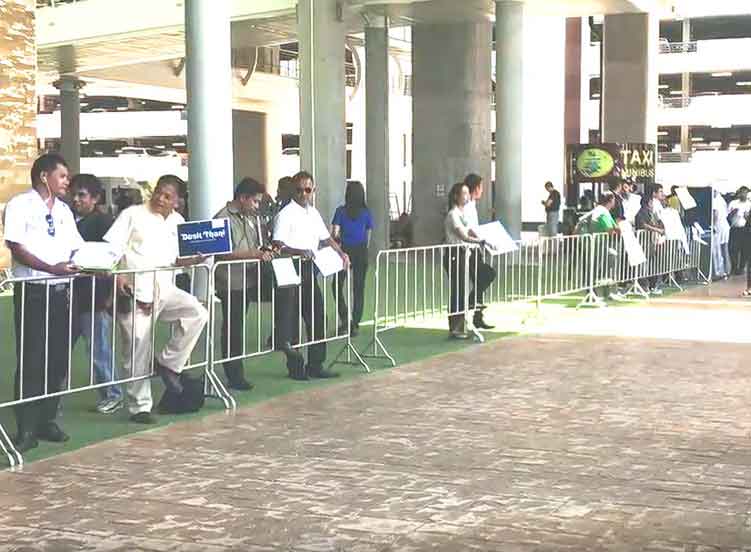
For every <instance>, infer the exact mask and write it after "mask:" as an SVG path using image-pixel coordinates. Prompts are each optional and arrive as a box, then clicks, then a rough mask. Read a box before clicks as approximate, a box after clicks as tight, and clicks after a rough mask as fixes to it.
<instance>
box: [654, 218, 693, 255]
mask: <svg viewBox="0 0 751 552" xmlns="http://www.w3.org/2000/svg"><path fill="white" fill-rule="evenodd" d="M660 220H662V224H663V226H664V227H665V238H666V239H668V240H680V241H681V243H682V244H683V250H684V251H685V252H686V255H688V254H689V253H690V250H689V248H688V237H687V236H686V229H685V228H684V227H683V223H682V222H681V215H680V214H678V211H676V210H675V209H672V208H670V207H668V208H665V209H663V210H662V211H661V212H660Z"/></svg>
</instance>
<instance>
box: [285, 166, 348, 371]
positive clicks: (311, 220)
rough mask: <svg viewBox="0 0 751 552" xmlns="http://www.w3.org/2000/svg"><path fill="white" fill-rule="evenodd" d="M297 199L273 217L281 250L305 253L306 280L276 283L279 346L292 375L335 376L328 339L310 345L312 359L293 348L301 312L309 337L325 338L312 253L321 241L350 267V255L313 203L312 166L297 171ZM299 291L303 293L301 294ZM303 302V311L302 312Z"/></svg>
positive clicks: (302, 276)
mask: <svg viewBox="0 0 751 552" xmlns="http://www.w3.org/2000/svg"><path fill="white" fill-rule="evenodd" d="M293 182H294V187H293V188H292V189H293V195H292V201H290V202H289V203H288V204H287V206H286V207H284V208H283V209H282V210H281V211H280V212H279V214H278V215H277V217H276V220H275V222H274V245H275V246H276V248H277V249H278V250H279V251H280V253H281V254H282V255H295V256H299V257H302V260H301V261H300V263H299V267H300V279H301V284H300V286H299V289H298V288H297V287H285V288H279V289H277V294H276V298H277V299H276V304H275V307H276V308H277V309H279V311H278V315H277V316H276V320H277V325H278V327H277V328H276V348H277V349H278V350H281V351H283V352H284V353H285V355H286V356H287V369H288V370H289V376H290V377H291V378H292V379H297V380H307V379H308V378H309V377H312V378H331V377H336V376H338V375H339V374H337V373H335V372H329V371H328V370H325V369H324V368H323V363H324V361H325V360H326V343H325V342H320V343H315V344H313V345H310V346H309V347H308V365H307V366H305V363H304V361H303V358H302V355H301V354H300V353H299V352H297V351H295V350H294V349H293V348H292V345H293V336H294V335H295V325H296V323H297V321H298V316H302V318H303V320H304V321H305V331H306V333H307V335H308V340H309V341H319V340H322V339H323V338H324V332H323V330H324V327H323V320H324V317H325V314H326V313H324V312H323V295H322V294H321V288H320V287H319V286H318V281H317V279H316V274H315V268H314V267H313V258H314V257H315V252H316V251H318V249H319V247H320V246H321V244H324V245H327V246H331V247H333V248H334V250H336V252H337V253H339V255H340V256H341V257H342V260H343V261H344V268H345V270H347V269H348V268H349V258H348V257H347V255H346V254H345V253H344V252H343V251H342V250H341V248H340V247H339V244H337V243H336V242H335V241H334V240H333V239H332V238H331V234H329V231H328V228H326V224H325V223H324V222H323V219H322V218H321V214H320V213H319V212H318V210H317V209H316V208H315V207H314V206H313V194H314V192H315V185H314V183H313V177H312V176H311V175H310V174H309V173H307V172H304V171H303V172H299V173H297V174H296V175H295V176H294V177H293ZM298 293H300V296H298ZM298 304H301V305H302V306H301V310H302V312H299V313H298Z"/></svg>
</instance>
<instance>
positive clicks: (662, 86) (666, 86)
mask: <svg viewBox="0 0 751 552" xmlns="http://www.w3.org/2000/svg"><path fill="white" fill-rule="evenodd" d="M657 88H670V85H669V84H661V85H660V86H658V87H657Z"/></svg>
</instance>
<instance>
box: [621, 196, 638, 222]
mask: <svg viewBox="0 0 751 552" xmlns="http://www.w3.org/2000/svg"><path fill="white" fill-rule="evenodd" d="M639 209H641V196H640V195H639V194H630V195H629V196H628V199H627V200H626V201H624V202H623V216H624V217H625V218H626V220H627V221H629V222H630V223H632V224H633V223H634V221H635V220H636V214H637V213H638V212H639Z"/></svg>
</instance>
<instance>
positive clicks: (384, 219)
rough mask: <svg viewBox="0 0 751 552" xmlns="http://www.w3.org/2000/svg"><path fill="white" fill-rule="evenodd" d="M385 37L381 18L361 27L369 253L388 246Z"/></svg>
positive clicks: (386, 55)
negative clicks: (370, 218)
mask: <svg viewBox="0 0 751 552" xmlns="http://www.w3.org/2000/svg"><path fill="white" fill-rule="evenodd" d="M388 47H389V36H388V23H387V21H386V18H384V17H376V16H373V17H372V18H371V19H370V21H369V22H368V26H367V27H366V28H365V132H366V138H365V144H366V145H365V164H366V175H367V182H366V185H367V195H368V207H369V208H370V211H371V213H372V214H373V220H374V226H375V228H374V229H373V233H372V237H371V247H370V253H371V255H372V256H375V255H377V254H378V251H380V250H382V249H387V248H388V245H389V203H388V194H389V52H388Z"/></svg>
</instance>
